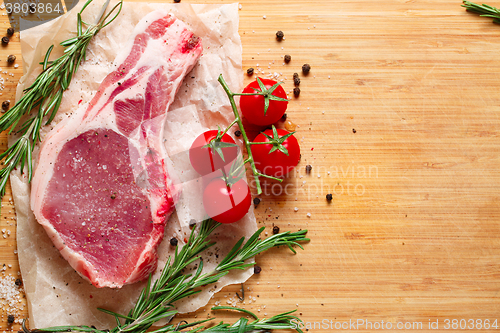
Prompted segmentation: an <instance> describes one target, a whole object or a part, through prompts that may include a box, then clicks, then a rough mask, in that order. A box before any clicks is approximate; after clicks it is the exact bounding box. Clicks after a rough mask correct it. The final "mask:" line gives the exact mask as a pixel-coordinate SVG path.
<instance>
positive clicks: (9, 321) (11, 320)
mask: <svg viewBox="0 0 500 333" xmlns="http://www.w3.org/2000/svg"><path fill="white" fill-rule="evenodd" d="M14 319H15V318H14V315H11V314H10V315H8V316H7V322H8V323H9V324H12V323H13V322H14Z"/></svg>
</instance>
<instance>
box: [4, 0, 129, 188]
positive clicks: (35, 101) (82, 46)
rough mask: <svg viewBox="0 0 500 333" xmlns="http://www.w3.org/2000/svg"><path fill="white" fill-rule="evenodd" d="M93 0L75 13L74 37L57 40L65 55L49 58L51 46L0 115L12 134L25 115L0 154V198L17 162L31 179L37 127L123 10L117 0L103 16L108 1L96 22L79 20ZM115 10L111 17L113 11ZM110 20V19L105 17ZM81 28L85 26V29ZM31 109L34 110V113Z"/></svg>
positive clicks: (50, 113)
mask: <svg viewBox="0 0 500 333" xmlns="http://www.w3.org/2000/svg"><path fill="white" fill-rule="evenodd" d="M92 1H93V0H87V2H86V3H85V5H84V6H83V8H82V10H81V11H80V12H79V13H78V14H77V36H76V37H73V38H70V39H68V40H65V41H63V42H61V43H60V45H61V46H63V47H64V48H65V49H64V54H63V55H62V56H60V57H59V58H57V59H56V60H53V61H49V58H50V54H51V52H52V50H53V49H54V45H52V46H51V47H50V48H49V49H48V51H47V53H46V54H45V57H44V59H43V62H41V63H40V64H41V65H42V66H43V71H42V72H41V73H40V74H39V75H38V77H37V78H36V79H35V81H34V82H33V83H32V84H31V86H29V87H28V88H26V89H25V90H24V95H23V97H22V98H21V99H20V100H19V101H17V103H16V104H15V105H14V106H13V107H12V108H11V109H9V110H8V111H7V112H5V113H4V114H3V115H2V116H1V117H0V132H3V131H6V130H8V129H9V127H10V130H9V134H10V133H12V132H13V131H14V130H15V129H16V127H17V125H18V124H19V122H20V121H21V119H23V118H24V117H25V116H28V119H27V120H25V121H24V122H23V123H22V125H21V126H20V128H19V129H16V132H17V133H22V135H21V136H20V137H19V139H17V141H16V142H15V143H14V144H13V145H12V146H11V147H9V148H8V149H7V150H6V151H5V152H3V153H2V154H0V161H1V160H4V159H5V160H4V161H3V163H2V164H3V167H2V170H1V171H0V197H3V196H4V195H5V187H6V184H7V179H8V177H9V175H10V173H11V171H12V170H14V169H15V168H16V167H17V166H18V165H19V166H20V168H21V172H22V173H23V172H24V166H25V165H27V174H28V179H29V181H31V177H32V175H33V167H32V163H33V162H32V159H31V154H32V152H33V148H34V145H35V144H36V142H38V141H40V129H41V127H42V125H43V121H44V119H45V118H46V117H47V116H48V119H47V120H46V122H45V125H47V124H50V122H51V121H52V120H53V119H54V117H55V115H56V113H57V110H58V109H59V106H60V105H61V100H62V97H63V92H64V91H65V90H66V89H68V87H69V85H70V83H71V79H72V78H73V75H74V74H75V73H76V71H77V70H78V67H79V66H80V64H81V63H82V62H83V61H84V60H85V55H86V50H87V47H88V45H89V43H90V41H91V40H92V37H94V36H95V35H96V34H97V33H98V32H99V31H100V30H101V29H102V28H104V27H106V26H107V25H108V24H110V23H111V22H113V21H114V20H115V18H116V17H117V16H118V14H119V13H120V11H121V9H122V4H123V0H120V2H118V3H117V4H116V5H115V6H114V7H113V8H112V9H111V11H109V12H108V14H106V15H104V12H105V10H106V7H107V5H108V3H109V0H108V1H107V2H106V3H105V4H104V6H103V8H102V10H101V12H100V14H99V16H98V17H97V19H96V21H95V23H93V24H90V23H86V22H84V21H83V20H82V13H83V11H84V10H85V8H87V7H88V5H90V3H91V2H92ZM115 11H116V13H115V14H114V15H113V16H112V14H113V13H114V12H115ZM108 19H109V20H108ZM84 27H86V29H85V30H84ZM32 111H36V112H34V113H33V114H31V113H32Z"/></svg>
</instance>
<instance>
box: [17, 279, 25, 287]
mask: <svg viewBox="0 0 500 333" xmlns="http://www.w3.org/2000/svg"><path fill="white" fill-rule="evenodd" d="M15 284H16V286H18V287H20V286H22V284H23V280H21V279H16V282H15Z"/></svg>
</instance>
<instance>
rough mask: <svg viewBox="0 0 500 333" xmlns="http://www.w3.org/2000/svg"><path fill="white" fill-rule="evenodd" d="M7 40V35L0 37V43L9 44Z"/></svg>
mask: <svg viewBox="0 0 500 333" xmlns="http://www.w3.org/2000/svg"><path fill="white" fill-rule="evenodd" d="M9 42H10V39H9V37H7V36H4V37H2V44H5V45H7V44H9Z"/></svg>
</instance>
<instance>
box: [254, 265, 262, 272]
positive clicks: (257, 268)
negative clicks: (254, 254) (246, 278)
mask: <svg viewBox="0 0 500 333" xmlns="http://www.w3.org/2000/svg"><path fill="white" fill-rule="evenodd" d="M253 272H254V273H255V274H259V273H260V272H262V268H260V266H257V265H255V266H253Z"/></svg>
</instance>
